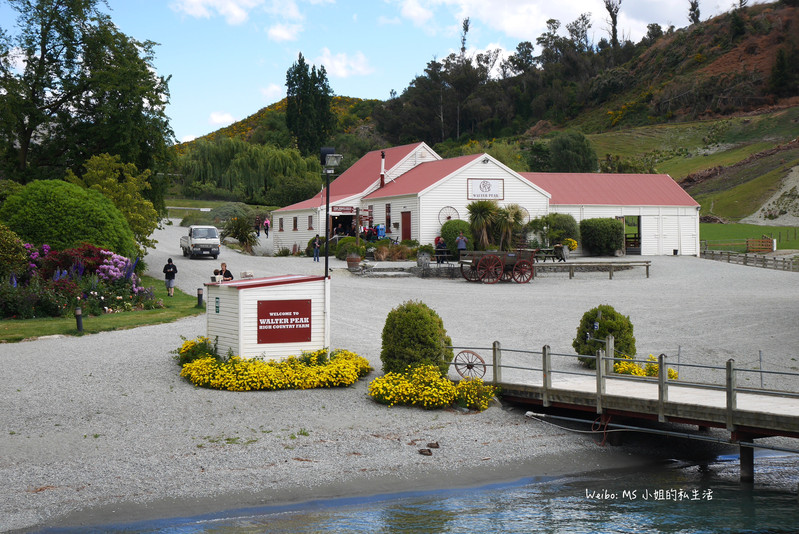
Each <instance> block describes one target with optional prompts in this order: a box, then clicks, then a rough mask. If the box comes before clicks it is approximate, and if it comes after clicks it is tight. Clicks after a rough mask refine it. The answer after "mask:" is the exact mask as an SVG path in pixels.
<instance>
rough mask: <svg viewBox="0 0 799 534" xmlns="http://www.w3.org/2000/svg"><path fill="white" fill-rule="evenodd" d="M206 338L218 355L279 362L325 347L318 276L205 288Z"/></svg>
mask: <svg viewBox="0 0 799 534" xmlns="http://www.w3.org/2000/svg"><path fill="white" fill-rule="evenodd" d="M205 287H206V295H207V299H206V319H207V336H208V337H209V338H210V339H215V340H216V341H217V350H218V351H219V353H220V354H223V355H224V354H227V353H228V352H229V351H231V352H232V353H233V354H234V355H238V356H241V357H243V358H252V357H258V356H263V357H265V358H274V359H281V358H285V357H287V356H292V355H300V354H301V353H302V352H303V351H313V350H317V349H321V348H324V347H329V346H330V338H329V331H330V328H329V327H330V319H329V310H330V306H329V301H330V299H329V294H330V291H329V286H328V283H327V281H326V280H325V277H323V276H305V275H284V276H271V277H267V278H251V279H246V280H231V281H229V282H216V283H207V284H205Z"/></svg>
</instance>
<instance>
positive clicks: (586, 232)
mask: <svg viewBox="0 0 799 534" xmlns="http://www.w3.org/2000/svg"><path fill="white" fill-rule="evenodd" d="M580 236H581V237H582V245H583V251H584V252H585V253H587V254H591V255H594V256H613V255H614V254H615V253H616V251H617V250H620V249H621V248H622V244H623V242H624V222H623V221H620V220H616V219H584V220H582V221H580Z"/></svg>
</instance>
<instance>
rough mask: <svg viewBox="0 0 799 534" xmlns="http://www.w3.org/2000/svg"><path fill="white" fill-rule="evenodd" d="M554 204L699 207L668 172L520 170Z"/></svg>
mask: <svg viewBox="0 0 799 534" xmlns="http://www.w3.org/2000/svg"><path fill="white" fill-rule="evenodd" d="M519 174H521V175H522V176H524V177H525V178H526V179H528V180H530V181H531V182H532V183H534V184H535V185H537V186H538V187H540V188H541V189H543V190H544V191H547V192H549V193H550V194H551V195H552V198H551V199H550V201H549V203H550V204H553V205H584V206H591V205H593V206H698V205H699V204H698V203H697V202H696V201H695V200H694V199H693V198H691V195H689V194H688V193H686V192H685V191H684V190H683V188H682V187H680V185H679V184H678V183H677V182H675V181H674V180H673V179H672V178H671V176H669V175H668V174H597V173H551V172H522V173H519Z"/></svg>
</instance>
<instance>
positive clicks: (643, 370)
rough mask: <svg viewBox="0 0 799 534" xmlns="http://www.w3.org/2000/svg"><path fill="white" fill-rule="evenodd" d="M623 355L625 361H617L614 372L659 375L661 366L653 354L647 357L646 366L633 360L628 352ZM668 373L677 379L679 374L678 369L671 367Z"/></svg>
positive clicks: (673, 378) (670, 378)
mask: <svg viewBox="0 0 799 534" xmlns="http://www.w3.org/2000/svg"><path fill="white" fill-rule="evenodd" d="M621 357H622V358H624V361H620V362H619V361H617V362H616V363H614V364H613V372H614V373H616V374H620V375H633V376H658V373H659V372H660V369H659V366H658V364H657V361H658V359H657V358H656V357H655V356H653V355H652V354H650V355H649V358H647V363H646V365H645V366H641V365H639V364H638V363H636V362H634V361H632V359H631V358H630V357H629V356H627V355H626V354H622V356H621ZM668 374H669V380H677V378H678V376H679V375H678V374H677V371H676V370H674V369H669V370H668Z"/></svg>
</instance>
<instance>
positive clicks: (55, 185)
mask: <svg viewBox="0 0 799 534" xmlns="http://www.w3.org/2000/svg"><path fill="white" fill-rule="evenodd" d="M0 220H1V221H3V222H4V223H5V224H7V225H8V227H9V228H10V229H11V230H12V231H14V232H15V233H16V234H17V235H18V236H19V237H20V239H22V240H23V241H27V242H30V243H32V244H34V245H41V244H45V243H46V244H49V245H50V246H51V247H52V248H54V249H67V248H71V247H74V246H77V245H79V244H81V243H84V242H87V243H91V244H92V245H97V246H99V247H103V248H105V249H107V250H111V251H113V252H116V253H118V254H121V255H123V256H127V257H135V256H136V255H137V250H138V247H137V245H136V241H135V239H134V238H133V232H132V231H131V229H130V226H128V222H127V221H126V220H125V218H124V217H123V216H122V214H121V213H120V211H119V210H118V209H117V208H116V206H114V204H113V202H111V201H110V200H109V199H107V198H106V197H104V196H103V194H102V193H100V192H98V191H95V190H92V189H84V188H82V187H78V186H77V185H74V184H70V183H67V182H62V181H60V180H38V181H35V182H31V183H29V184H28V185H26V186H25V188H24V189H22V190H21V191H20V192H19V193H16V194H14V195H11V196H10V197H8V199H7V200H6V201H5V203H3V206H2V207H0Z"/></svg>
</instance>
